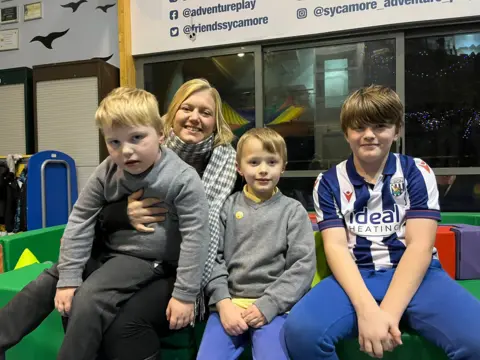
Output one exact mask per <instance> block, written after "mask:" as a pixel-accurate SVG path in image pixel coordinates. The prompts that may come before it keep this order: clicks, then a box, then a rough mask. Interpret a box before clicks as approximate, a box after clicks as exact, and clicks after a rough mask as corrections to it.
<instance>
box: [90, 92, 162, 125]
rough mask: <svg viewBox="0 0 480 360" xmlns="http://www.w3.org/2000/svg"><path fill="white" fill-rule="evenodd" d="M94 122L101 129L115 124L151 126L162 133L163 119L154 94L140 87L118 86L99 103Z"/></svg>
mask: <svg viewBox="0 0 480 360" xmlns="http://www.w3.org/2000/svg"><path fill="white" fill-rule="evenodd" d="M95 122H96V124H97V126H98V127H99V128H100V129H102V128H104V127H116V126H152V127H153V128H155V130H156V131H157V133H158V134H162V133H163V128H164V125H163V120H162V118H161V116H160V112H159V110H158V102H157V99H156V98H155V95H153V94H151V93H149V92H148V91H145V90H142V89H135V88H129V87H119V88H116V89H114V90H112V91H111V92H110V93H109V94H108V95H107V96H106V97H105V98H104V99H103V100H102V102H101V103H100V105H99V106H98V109H97V112H96V113H95Z"/></svg>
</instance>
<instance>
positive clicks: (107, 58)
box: [92, 54, 113, 62]
mask: <svg viewBox="0 0 480 360" xmlns="http://www.w3.org/2000/svg"><path fill="white" fill-rule="evenodd" d="M112 56H113V54H112V55H110V56H106V57H93V58H92V60H103V61H105V62H107V61H108V60H110V59H111V58H112Z"/></svg>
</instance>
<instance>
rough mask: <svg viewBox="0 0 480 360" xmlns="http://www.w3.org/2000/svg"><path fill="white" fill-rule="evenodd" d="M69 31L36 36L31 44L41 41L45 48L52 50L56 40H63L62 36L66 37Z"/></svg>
mask: <svg viewBox="0 0 480 360" xmlns="http://www.w3.org/2000/svg"><path fill="white" fill-rule="evenodd" d="M68 30H70V29H67V30H65V31H60V32H52V33H50V34H48V35H47V36H40V35H39V36H35V37H34V38H33V39H32V40H30V42H31V43H32V42H34V41H39V42H41V43H42V44H43V46H45V47H46V48H47V49H52V43H53V41H54V40H56V39H58V38H61V37H62V36H64V35H65V34H66V33H67V32H68Z"/></svg>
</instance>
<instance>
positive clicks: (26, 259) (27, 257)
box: [14, 249, 40, 270]
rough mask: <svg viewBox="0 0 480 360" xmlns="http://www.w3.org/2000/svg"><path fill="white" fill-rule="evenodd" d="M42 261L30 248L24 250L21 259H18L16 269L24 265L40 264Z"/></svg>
mask: <svg viewBox="0 0 480 360" xmlns="http://www.w3.org/2000/svg"><path fill="white" fill-rule="evenodd" d="M39 263H40V262H39V261H38V259H37V258H36V257H35V255H33V253H32V252H31V251H30V250H29V249H25V250H23V253H22V255H20V259H18V262H17V265H15V268H14V270H17V269H20V268H22V267H25V266H28V265H32V264H39Z"/></svg>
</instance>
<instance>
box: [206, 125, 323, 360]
mask: <svg viewBox="0 0 480 360" xmlns="http://www.w3.org/2000/svg"><path fill="white" fill-rule="evenodd" d="M286 162H287V150H286V146H285V141H284V139H283V138H282V137H281V136H280V135H279V134H278V133H276V132H275V131H274V130H271V129H268V128H259V129H252V130H249V131H248V132H246V133H245V134H244V135H243V136H242V137H241V138H240V140H239V142H238V145H237V170H238V173H239V174H240V175H241V176H242V177H243V178H244V179H245V181H246V183H247V185H245V187H244V189H243V191H240V192H237V193H235V194H233V195H231V196H230V198H228V199H227V201H226V202H225V205H224V207H223V210H222V212H221V214H220V219H221V222H220V226H221V229H222V232H221V236H220V244H219V250H218V256H217V262H216V265H215V267H214V269H213V273H212V277H211V280H210V282H209V283H208V284H207V286H206V293H207V295H209V296H210V302H209V303H210V305H212V306H215V307H216V310H217V312H213V313H212V314H211V315H210V317H209V319H208V322H207V327H206V329H205V333H204V336H203V339H202V343H201V345H200V349H199V353H198V357H197V359H199V360H203V359H208V360H215V359H218V360H224V359H236V358H238V356H239V355H240V354H241V352H242V351H243V349H244V347H245V345H246V344H247V343H248V342H250V341H251V343H252V348H253V354H254V358H255V359H263V360H268V359H272V360H273V359H275V360H281V359H287V355H286V353H285V351H284V348H283V346H282V341H281V339H282V336H281V332H282V326H283V323H284V321H285V318H286V317H287V315H286V313H287V312H288V311H289V310H290V308H291V307H292V306H293V305H294V304H295V303H296V302H297V301H298V300H299V299H300V298H301V297H302V296H303V295H304V294H305V293H306V292H307V291H308V289H309V288H310V285H311V282H312V279H313V275H314V273H315V242H314V238H313V231H312V224H311V222H310V220H309V217H308V214H307V212H306V210H305V209H304V208H303V207H302V205H301V204H300V203H299V202H298V201H296V200H294V199H291V198H289V197H286V196H284V195H283V194H282V193H281V192H280V190H278V188H277V183H278V181H279V179H280V176H281V174H282V173H283V171H284V170H285V165H286Z"/></svg>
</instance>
